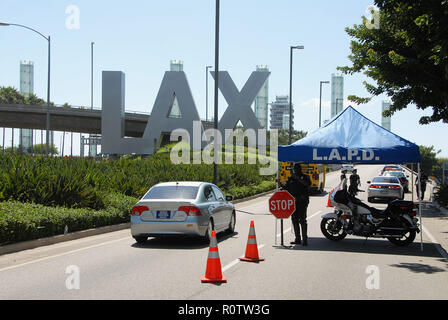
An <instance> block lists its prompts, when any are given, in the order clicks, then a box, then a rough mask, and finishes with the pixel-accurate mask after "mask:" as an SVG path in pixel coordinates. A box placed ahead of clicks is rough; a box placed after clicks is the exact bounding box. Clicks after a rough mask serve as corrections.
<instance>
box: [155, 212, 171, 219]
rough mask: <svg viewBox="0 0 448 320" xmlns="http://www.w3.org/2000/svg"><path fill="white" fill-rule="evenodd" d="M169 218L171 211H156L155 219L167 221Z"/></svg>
mask: <svg viewBox="0 0 448 320" xmlns="http://www.w3.org/2000/svg"><path fill="white" fill-rule="evenodd" d="M170 216H171V211H167V210H163V211H157V219H169V218H170Z"/></svg>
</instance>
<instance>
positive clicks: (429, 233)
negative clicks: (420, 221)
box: [422, 226, 448, 259]
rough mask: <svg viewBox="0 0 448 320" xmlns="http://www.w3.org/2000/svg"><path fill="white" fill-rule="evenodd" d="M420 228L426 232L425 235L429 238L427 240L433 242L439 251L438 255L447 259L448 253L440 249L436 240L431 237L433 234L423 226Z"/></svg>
mask: <svg viewBox="0 0 448 320" xmlns="http://www.w3.org/2000/svg"><path fill="white" fill-rule="evenodd" d="M422 230H423V232H424V233H425V234H426V236H427V237H428V238H429V240H430V241H431V242H432V243H433V244H434V246H435V247H436V249H437V251H439V253H440V255H441V256H442V257H444V258H445V259H448V254H447V253H446V252H445V251H444V250H442V249H441V246H440V244H439V243H438V242H437V240H436V239H435V238H434V237H433V235H432V234H431V232H429V231H428V229H426V228H425V227H423V226H422Z"/></svg>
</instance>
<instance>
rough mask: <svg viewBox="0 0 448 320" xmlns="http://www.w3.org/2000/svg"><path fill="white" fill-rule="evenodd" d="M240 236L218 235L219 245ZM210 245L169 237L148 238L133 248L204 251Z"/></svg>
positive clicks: (236, 234) (194, 239) (194, 240)
mask: <svg viewBox="0 0 448 320" xmlns="http://www.w3.org/2000/svg"><path fill="white" fill-rule="evenodd" d="M236 236H238V232H234V233H232V234H229V233H218V234H217V240H218V243H220V242H222V241H224V240H227V239H229V238H233V237H236ZM209 245H210V244H209V243H207V242H205V241H204V240H202V239H201V238H194V237H186V236H167V237H160V238H159V237H158V238H152V237H151V238H148V240H147V241H146V242H145V243H137V242H135V243H133V244H132V245H131V247H133V248H138V249H191V250H194V249H204V248H208V247H209Z"/></svg>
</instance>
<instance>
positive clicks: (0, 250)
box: [0, 222, 131, 256]
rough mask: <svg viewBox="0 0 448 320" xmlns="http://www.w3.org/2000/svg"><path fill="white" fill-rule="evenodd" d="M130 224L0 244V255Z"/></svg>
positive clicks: (109, 230) (116, 228) (125, 227)
mask: <svg viewBox="0 0 448 320" xmlns="http://www.w3.org/2000/svg"><path fill="white" fill-rule="evenodd" d="M130 226H131V224H130V223H129V222H128V223H121V224H115V225H111V226H104V227H99V228H95V229H88V230H81V231H76V232H71V233H67V234H61V235H56V236H52V237H46V238H40V239H35V240H28V241H22V242H17V243H12V244H7V245H4V246H0V256H1V255H3V254H8V253H14V252H18V251H22V250H28V249H34V248H38V247H42V246H48V245H50V244H55V243H59V242H64V241H70V240H75V239H80V238H85V237H90V236H96V235H99V234H103V233H108V232H114V231H119V230H123V229H127V228H129V227H130Z"/></svg>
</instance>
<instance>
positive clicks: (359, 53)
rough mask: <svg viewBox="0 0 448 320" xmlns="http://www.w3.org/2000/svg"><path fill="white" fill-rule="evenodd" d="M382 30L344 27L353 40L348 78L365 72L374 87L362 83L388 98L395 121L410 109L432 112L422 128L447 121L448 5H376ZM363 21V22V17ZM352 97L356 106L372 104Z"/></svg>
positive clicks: (406, 0) (414, 0) (422, 1)
mask: <svg viewBox="0 0 448 320" xmlns="http://www.w3.org/2000/svg"><path fill="white" fill-rule="evenodd" d="M374 2H375V5H376V7H377V8H378V9H379V21H378V22H379V24H377V25H378V26H379V28H372V27H371V25H366V24H365V23H363V24H360V25H354V26H353V27H352V28H350V27H348V28H346V32H347V33H348V34H349V35H350V36H351V37H352V38H354V39H355V40H352V41H351V54H350V55H349V59H350V60H351V62H352V64H353V65H352V66H345V67H339V68H338V70H340V71H342V72H343V73H345V74H354V73H359V72H363V73H364V74H365V75H367V76H368V77H369V78H371V79H373V80H374V81H375V82H376V85H374V84H371V83H367V82H364V86H365V88H366V89H367V91H368V92H369V93H370V94H371V95H372V97H373V96H378V95H381V94H387V95H388V96H389V97H390V98H391V100H392V105H391V108H390V110H389V111H385V112H384V116H391V115H392V114H393V113H394V112H396V111H398V110H402V109H404V108H406V107H407V106H408V104H411V103H414V104H415V105H416V106H417V108H418V109H422V110H424V109H427V108H430V109H432V115H431V116H424V117H421V118H420V121H419V122H420V124H428V123H431V122H438V121H443V122H445V123H447V122H448V37H447V35H448V1H447V0H375V1H374ZM364 21H366V20H365V18H364ZM372 97H370V98H360V97H356V96H349V100H351V101H353V102H356V103H366V102H368V101H370V100H371V99H372Z"/></svg>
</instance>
